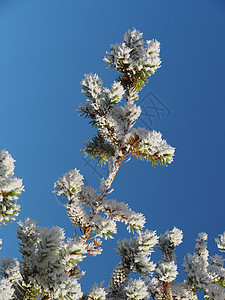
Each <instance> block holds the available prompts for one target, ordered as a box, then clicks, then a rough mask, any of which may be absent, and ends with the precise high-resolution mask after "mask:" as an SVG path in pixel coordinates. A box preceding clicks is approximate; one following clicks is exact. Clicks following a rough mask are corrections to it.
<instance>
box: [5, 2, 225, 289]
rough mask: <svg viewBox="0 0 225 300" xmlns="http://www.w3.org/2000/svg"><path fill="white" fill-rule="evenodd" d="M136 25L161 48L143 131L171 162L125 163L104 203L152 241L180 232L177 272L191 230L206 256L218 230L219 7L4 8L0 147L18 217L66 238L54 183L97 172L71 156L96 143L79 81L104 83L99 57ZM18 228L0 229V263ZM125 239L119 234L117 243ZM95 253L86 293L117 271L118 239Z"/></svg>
mask: <svg viewBox="0 0 225 300" xmlns="http://www.w3.org/2000/svg"><path fill="white" fill-rule="evenodd" d="M133 27H135V28H137V29H138V30H140V31H141V32H143V33H144V39H152V38H156V39H157V40H159V41H160V42H161V46H162V48H161V58H162V67H161V69H159V70H158V71H157V73H156V74H155V75H154V76H152V78H151V79H150V82H149V84H148V85H147V86H146V87H145V88H144V89H143V92H142V93H141V95H140V100H141V101H142V104H143V106H144V107H145V115H144V116H143V118H142V122H145V123H146V122H147V123H146V124H147V125H149V126H150V125H151V126H152V127H153V128H154V129H155V130H158V131H161V132H162V134H163V137H164V138H165V139H167V141H168V143H169V144H171V145H172V146H174V147H176V155H175V159H174V163H173V164H171V165H169V166H168V167H167V168H163V167H157V168H152V167H151V165H150V164H148V163H145V162H141V161H136V160H135V159H132V161H131V162H130V163H129V164H127V165H125V166H124V167H123V168H122V169H121V170H120V172H119V174H118V176H117V178H116V180H115V182H114V185H113V187H114V189H115V192H114V193H113V194H112V197H113V198H116V199H117V200H119V201H124V202H127V203H129V205H130V207H131V208H132V209H134V210H136V211H140V212H143V213H144V214H145V216H146V217H147V227H149V228H150V229H154V230H155V229H156V230H157V232H158V233H159V234H160V233H164V231H165V230H167V229H172V228H173V226H176V227H178V228H180V229H182V230H183V231H184V242H183V244H181V246H180V247H179V248H178V249H177V255H178V257H179V260H178V261H179V264H180V265H181V263H182V260H183V257H184V255H185V254H186V253H187V252H192V251H193V248H194V245H195V238H196V236H197V234H198V233H199V232H202V231H205V232H207V233H208V234H209V250H210V251H211V252H215V250H216V247H215V243H214V237H216V236H217V234H219V233H222V232H223V231H224V230H225V221H224V211H225V204H224V194H225V188H224V186H225V184H224V169H225V156H224V151H225V138H224V137H225V126H224V125H225V124H224V112H225V101H224V100H225V99H224V96H225V95H224V94H225V93H224V83H225V75H224V67H225V55H224V52H225V39H224V36H225V2H224V0H199V1H196V0H189V1H183V0H170V1H167V0H157V1H153V0H146V1H126V0H125V1H118V0H115V1H113V2H107V1H103V0H100V1H75V0H67V1H62V0H61V1H59V0H38V1H37V0H36V1H33V0H26V1H24V0H20V1H18V0H1V1H0V41H1V46H0V115H1V117H0V129H1V136H0V149H5V148H6V149H7V150H8V151H9V152H10V153H11V154H12V155H13V157H14V158H15V159H16V176H17V177H20V178H23V179H24V184H25V187H26V192H24V193H23V194H22V196H21V197H20V200H19V204H21V206H22V211H21V213H20V216H19V217H18V218H17V220H19V219H22V220H24V219H25V218H26V217H28V216H30V217H31V218H32V219H35V220H36V221H38V222H39V224H40V225H43V226H52V225H59V226H62V227H64V228H65V230H66V233H67V236H72V234H73V230H74V229H73V226H72V225H71V224H70V221H69V220H68V217H67V215H66V212H65V209H64V207H63V206H62V204H61V203H60V201H58V200H57V199H56V197H55V196H54V194H52V190H53V184H54V182H55V181H56V180H57V178H58V177H60V176H62V174H64V173H65V172H67V171H68V170H69V169H73V168H78V169H80V170H81V173H82V174H83V175H84V176H85V177H86V180H87V181H88V183H89V184H90V185H93V186H94V187H96V188H97V187H98V183H99V178H100V177H99V174H100V175H101V176H102V175H103V176H104V175H105V174H106V172H105V171H104V170H99V169H98V172H100V173H99V174H96V173H95V174H94V175H93V172H92V169H91V167H90V166H88V165H87V161H86V162H85V161H84V160H83V159H82V157H83V155H82V152H80V151H79V149H82V148H83V143H84V142H85V141H86V140H88V139H89V138H91V136H92V135H93V134H94V130H93V129H91V127H90V126H89V125H88V122H87V120H83V119H82V118H79V117H78V114H77V113H76V112H75V109H76V108H77V107H78V105H79V103H80V102H82V101H84V97H83V96H82V94H81V93H80V81H81V80H82V79H83V74H84V73H90V72H93V73H95V72H96V73H98V75H99V76H100V77H101V78H102V79H103V81H104V83H105V85H106V86H110V85H111V83H112V82H113V81H114V79H115V75H116V74H115V73H114V72H113V71H109V70H106V68H105V63H104V62H103V61H102V59H103V57H104V55H105V51H106V50H109V45H110V44H112V43H115V42H121V41H122V38H123V34H124V32H125V31H127V30H128V29H129V28H133ZM153 105H156V106H157V107H158V108H159V111H157V110H155V109H153V108H152V106H153ZM157 113H158V114H157ZM146 114H147V116H146ZM148 122H152V123H148ZM138 125H139V126H142V127H143V123H142V124H141V122H140V123H139V124H138ZM93 166H94V164H93V162H92V168H93ZM16 228H17V224H16V222H14V223H13V224H10V225H8V226H5V227H3V228H1V237H2V238H3V250H1V256H5V255H8V256H16V257H19V251H18V245H17V240H16V237H15V232H16ZM125 234H126V230H125V228H124V227H123V226H120V227H119V234H118V237H119V238H123V236H124V235H125ZM103 247H104V252H103V254H102V256H99V257H97V258H91V259H87V261H86V262H84V263H83V264H82V265H81V267H82V268H83V269H84V270H86V271H87V275H86V278H84V280H83V281H82V283H83V286H84V290H87V289H88V287H91V285H92V284H93V283H94V282H95V281H97V282H100V281H101V280H102V279H103V278H106V280H109V276H110V273H111V272H112V271H113V268H114V267H115V265H116V263H117V262H118V259H119V258H118V256H117V254H114V252H113V250H112V249H113V248H115V247H116V240H112V241H106V242H105V244H104V245H103ZM154 257H155V259H156V258H157V257H158V256H157V255H156V256H153V258H154ZM96 270H98V272H96ZM180 270H182V267H181V268H180ZM105 274H106V275H107V276H105ZM180 278H181V279H182V278H183V277H182V276H181V277H180Z"/></svg>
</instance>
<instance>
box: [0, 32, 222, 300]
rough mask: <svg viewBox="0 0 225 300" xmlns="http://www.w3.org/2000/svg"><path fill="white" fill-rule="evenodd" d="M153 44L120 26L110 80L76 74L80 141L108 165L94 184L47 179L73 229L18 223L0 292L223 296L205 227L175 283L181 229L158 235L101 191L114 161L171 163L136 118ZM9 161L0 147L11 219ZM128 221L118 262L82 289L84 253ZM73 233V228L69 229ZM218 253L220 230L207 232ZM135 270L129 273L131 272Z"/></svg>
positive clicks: (2, 204) (74, 175)
mask: <svg viewBox="0 0 225 300" xmlns="http://www.w3.org/2000/svg"><path fill="white" fill-rule="evenodd" d="M159 52H160V44H159V42H157V41H156V40H151V41H146V42H144V40H143V38H142V33H140V32H139V31H137V30H136V29H133V30H132V31H130V30H129V31H128V32H127V33H126V34H125V35H124V40H123V42H122V43H121V44H115V45H112V46H111V49H110V51H109V52H107V56H106V57H105V58H104V61H105V62H106V63H107V65H108V67H109V68H113V69H115V70H117V71H118V72H119V76H118V78H117V80H116V81H115V82H114V83H113V84H112V86H111V88H110V89H109V88H105V87H103V82H102V80H101V79H100V78H99V77H98V75H97V74H88V75H85V78H84V79H83V80H82V82H81V85H82V93H83V94H84V96H85V97H86V103H85V104H81V105H80V107H79V112H80V115H82V116H84V117H85V118H89V119H90V123H91V125H92V126H94V127H95V128H96V135H94V137H93V139H92V140H91V141H89V142H87V143H86V145H85V149H84V152H85V155H89V156H90V157H92V158H93V159H97V160H98V162H99V164H101V165H102V164H107V166H108V169H109V175H108V177H107V178H103V179H102V180H101V182H100V187H99V191H96V190H95V189H94V188H92V187H91V186H88V185H85V184H84V178H83V176H82V175H81V174H80V171H79V170H77V169H74V170H70V171H68V172H67V173H66V174H64V175H63V176H62V177H61V178H59V179H58V181H57V182H56V183H55V185H54V188H55V189H54V192H55V193H56V194H57V195H58V196H63V197H66V198H67V200H68V202H67V204H66V205H65V207H66V209H67V212H68V216H69V218H70V220H71V222H72V223H73V224H74V226H75V228H76V229H79V230H76V231H75V232H76V235H75V237H74V238H69V239H66V237H65V233H64V230H63V229H62V228H60V227H57V226H56V227H52V228H50V229H49V228H45V227H39V226H37V225H36V222H34V221H32V220H31V219H29V218H27V219H26V220H25V221H24V222H21V221H20V222H19V223H18V230H17V237H18V239H19V240H20V242H19V245H20V252H21V254H22V260H21V262H20V263H19V262H18V261H17V260H16V259H15V258H4V259H1V261H0V270H1V271H0V273H1V279H0V300H3V299H4V300H9V299H19V300H25V299H27V300H31V299H36V300H37V299H40V300H41V299H45V300H47V299H49V300H50V299H68V300H71V299H73V300H75V299H83V300H84V299H86V300H104V299H132V300H134V299H136V300H137V299H139V300H141V299H143V300H144V299H154V300H160V299H161V300H169V299H170V300H172V299H174V300H178V299H189V300H191V299H193V300H194V299H198V291H199V290H202V291H203V292H204V294H205V298H206V299H215V300H224V299H225V289H224V287H225V269H224V268H223V262H224V259H223V258H222V257H221V256H219V255H215V256H213V257H209V253H208V250H207V234H206V233H200V234H199V235H198V238H197V244H196V247H195V250H194V254H193V255H191V254H188V255H187V258H186V259H185V260H184V265H183V266H184V270H185V272H186V274H187V279H186V280H184V282H181V283H179V282H175V279H176V277H177V275H178V272H177V264H176V256H175V249H176V247H177V246H178V245H179V244H180V243H181V242H182V239H183V233H182V231H181V230H179V229H177V228H176V227H174V228H173V229H172V230H170V231H166V232H165V233H164V234H163V235H160V236H157V234H156V231H152V230H149V229H144V225H145V217H144V215H143V214H142V213H137V212H134V211H133V210H132V209H131V208H129V207H128V205H127V204H125V203H123V202H120V201H117V200H112V199H110V193H111V192H112V184H113V181H114V178H115V176H116V174H117V172H118V171H119V168H120V167H121V166H122V165H123V164H125V163H128V161H129V160H130V158H131V157H132V156H134V157H135V158H139V159H142V160H146V161H149V162H151V163H152V165H154V166H156V165H159V164H160V165H163V166H165V165H167V164H170V163H172V161H173V156H174V151H175V149H174V148H173V147H171V146H170V145H169V144H168V143H167V142H166V140H164V139H162V135H161V133H160V132H156V131H154V130H153V131H148V130H147V129H145V128H138V127H135V123H136V121H137V119H138V118H139V116H140V114H141V107H140V106H138V105H137V104H136V103H137V100H138V95H139V92H140V91H141V89H142V88H143V87H144V85H145V84H146V83H147V81H148V78H149V77H150V76H151V75H152V74H154V73H155V72H156V70H157V69H158V68H159V67H160V64H161V61H160V58H159ZM14 162H15V161H14V160H13V158H12V157H11V155H10V154H9V153H8V152H7V151H6V150H2V151H1V152H0V224H6V223H8V222H10V221H13V220H14V219H15V217H16V216H17V215H18V212H19V208H20V207H19V205H18V204H17V202H16V201H17V198H18V196H19V195H20V194H21V193H22V191H23V189H24V187H23V184H22V180H21V179H18V178H16V177H14ZM118 222H123V223H125V224H126V225H127V229H128V231H129V232H132V233H133V234H134V235H133V237H132V238H131V239H130V240H127V239H124V240H123V241H118V248H117V250H116V251H117V253H118V254H119V255H120V258H121V260H120V262H119V264H118V265H117V266H115V269H114V271H113V273H112V276H111V280H110V283H109V285H108V286H106V287H104V286H103V285H102V284H100V285H99V286H98V285H97V284H95V285H94V286H93V287H92V288H91V290H90V291H89V292H88V293H86V294H85V293H83V292H82V290H81V285H80V283H79V280H80V278H81V277H82V276H83V275H84V273H83V272H82V271H81V270H80V268H79V262H81V261H82V260H83V259H84V258H85V257H86V256H87V255H91V256H96V255H100V254H101V252H102V249H101V244H102V241H103V240H104V239H105V240H107V239H109V238H112V237H113V236H115V234H116V233H117V223H118ZM78 232H79V233H78ZM216 243H217V245H218V248H219V250H220V251H221V252H225V233H223V234H221V235H220V236H219V238H217V239H216ZM154 248H158V249H160V251H161V252H162V258H161V260H160V261H159V262H157V263H154V262H153V261H152V259H151V254H152V252H153V251H154ZM132 273H134V274H136V277H134V276H132Z"/></svg>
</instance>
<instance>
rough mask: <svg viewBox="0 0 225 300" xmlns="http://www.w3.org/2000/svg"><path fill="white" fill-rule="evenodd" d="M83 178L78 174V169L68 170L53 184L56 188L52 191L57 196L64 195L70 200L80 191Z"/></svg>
mask: <svg viewBox="0 0 225 300" xmlns="http://www.w3.org/2000/svg"><path fill="white" fill-rule="evenodd" d="M83 179H84V177H83V176H82V175H81V174H80V172H79V170H77V169H74V170H70V171H69V172H67V173H66V174H64V175H63V177H62V178H59V179H58V181H57V182H56V183H55V184H54V188H55V189H56V190H54V193H56V194H57V196H60V195H62V196H63V197H64V196H66V197H67V198H68V200H71V198H72V197H73V196H76V195H77V194H78V193H79V192H80V190H81V186H82V185H83Z"/></svg>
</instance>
